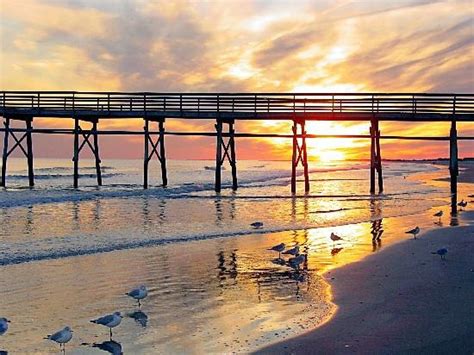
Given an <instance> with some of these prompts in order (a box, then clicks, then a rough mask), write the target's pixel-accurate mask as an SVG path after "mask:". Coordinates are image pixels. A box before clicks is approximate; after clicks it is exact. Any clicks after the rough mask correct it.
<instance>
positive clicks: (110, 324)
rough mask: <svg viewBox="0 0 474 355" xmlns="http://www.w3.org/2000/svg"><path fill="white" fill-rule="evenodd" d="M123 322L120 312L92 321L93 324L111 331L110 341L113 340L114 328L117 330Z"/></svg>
mask: <svg viewBox="0 0 474 355" xmlns="http://www.w3.org/2000/svg"><path fill="white" fill-rule="evenodd" d="M120 322H122V315H121V314H120V312H115V313H112V314H108V315H106V316H103V317H100V318H97V319H94V320H91V323H95V324H100V325H103V326H105V327H107V328H109V330H110V339H112V328H115V327H116V326H118V325H119V324H120Z"/></svg>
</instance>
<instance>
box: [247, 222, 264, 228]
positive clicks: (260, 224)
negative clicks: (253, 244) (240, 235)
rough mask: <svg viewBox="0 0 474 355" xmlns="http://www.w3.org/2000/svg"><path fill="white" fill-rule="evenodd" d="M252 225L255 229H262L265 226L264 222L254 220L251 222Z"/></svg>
mask: <svg viewBox="0 0 474 355" xmlns="http://www.w3.org/2000/svg"><path fill="white" fill-rule="evenodd" d="M250 226H251V227H252V228H254V229H261V228H263V222H253V223H250Z"/></svg>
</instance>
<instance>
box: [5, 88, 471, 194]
mask: <svg viewBox="0 0 474 355" xmlns="http://www.w3.org/2000/svg"><path fill="white" fill-rule="evenodd" d="M0 105H1V106H0V115H1V116H3V117H4V126H3V128H1V129H0V131H1V132H3V133H4V140H3V155H2V180H1V186H5V185H6V177H7V162H8V157H9V156H10V154H11V153H12V152H13V151H15V150H16V149H20V150H21V151H22V152H23V154H24V155H25V157H26V159H27V162H28V178H29V186H34V167H33V134H63V135H69V134H71V135H74V146H73V149H72V152H73V163H74V178H73V179H74V180H73V185H74V187H78V186H79V157H80V153H81V151H82V149H83V148H85V147H88V148H89V149H90V150H91V152H92V154H93V156H94V159H95V167H96V174H97V184H98V185H102V175H101V168H100V164H101V160H100V154H99V136H101V135H142V136H143V139H144V160H143V163H144V164H143V173H144V175H143V187H144V188H148V175H149V170H148V164H149V162H150V160H151V159H153V157H156V158H157V159H158V161H159V163H160V167H161V175H162V184H163V186H166V185H167V184H168V178H167V170H166V150H165V136H167V135H176V136H209V137H216V169H215V190H216V192H219V191H221V174H222V169H221V168H222V164H223V163H224V162H225V160H228V161H229V163H230V166H231V173H232V188H233V189H234V190H235V189H237V187H238V184H237V157H236V151H235V144H236V143H235V141H236V138H252V137H255V138H257V137H259V138H288V139H292V140H293V154H292V167H291V191H292V193H296V176H297V169H298V167H299V166H300V165H301V166H302V168H303V177H304V189H305V192H308V191H309V189H310V183H309V165H308V154H307V144H306V140H307V139H313V138H365V139H368V140H370V184H369V190H370V192H371V193H375V191H376V181H377V185H378V191H379V192H382V191H383V175H382V155H381V149H380V140H382V139H386V140H388V139H400V140H402V139H404V140H434V141H449V156H450V164H449V171H450V176H451V192H452V193H453V195H456V193H457V176H458V173H459V171H458V141H460V140H474V137H460V136H458V134H457V127H456V124H457V122H474V94H417V93H409V94H408V93H402V94H395V93H390V94H389V93H363V94H357V93H354V94H341V93H298V94H294V93H258V94H251V93H216V94H209V93H186V94H185V93H153V92H139V93H138V92H133V93H131V92H73V91H0ZM35 117H51V118H57V119H58V120H67V119H69V120H74V129H59V128H55V129H52V128H51V129H49V128H34V127H33V121H34V118H35ZM136 118H140V119H143V122H144V128H143V131H130V130H99V128H98V127H99V123H100V121H102V120H106V119H119V120H126V119H136ZM170 119H187V120H213V121H215V132H172V131H166V129H165V124H166V120H170ZM13 120H18V121H21V122H24V124H25V127H24V128H12V127H11V122H12V121H13ZM244 120H259V121H263V120H280V121H281V120H283V121H289V122H292V123H293V127H292V132H288V133H285V132H282V133H281V134H274V133H265V132H263V133H252V132H235V122H236V121H244ZM307 121H354V122H360V121H365V122H367V123H368V125H369V132H368V134H367V135H334V134H330V132H314V133H307V132H306V129H305V124H306V122H307ZM383 121H398V122H450V123H451V129H450V132H449V136H442V137H426V136H388V135H385V136H384V135H382V134H381V131H380V128H379V123H380V122H383ZM86 124H87V125H90V127H89V128H84V125H86ZM153 124H156V125H157V130H154V131H153V130H151V129H150V128H151V127H152V125H153ZM10 138H11V139H10ZM11 140H12V141H13V142H12V143H13V144H12V145H11V146H10V141H11ZM447 151H448V148H447Z"/></svg>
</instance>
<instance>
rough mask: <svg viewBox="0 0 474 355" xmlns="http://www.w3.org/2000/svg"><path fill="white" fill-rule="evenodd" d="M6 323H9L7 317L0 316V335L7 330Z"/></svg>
mask: <svg viewBox="0 0 474 355" xmlns="http://www.w3.org/2000/svg"><path fill="white" fill-rule="evenodd" d="M8 323H10V321H9V320H8V319H6V318H0V335H3V334H5V333H6V332H7V330H8Z"/></svg>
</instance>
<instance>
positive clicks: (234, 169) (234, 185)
mask: <svg viewBox="0 0 474 355" xmlns="http://www.w3.org/2000/svg"><path fill="white" fill-rule="evenodd" d="M234 133H235V129H234V121H231V122H229V147H230V159H229V162H230V166H231V168H232V190H234V191H235V190H237V187H238V185H237V161H236V156H235V136H234Z"/></svg>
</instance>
